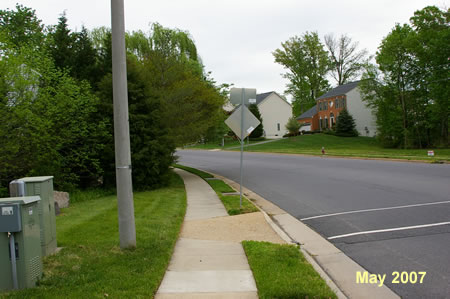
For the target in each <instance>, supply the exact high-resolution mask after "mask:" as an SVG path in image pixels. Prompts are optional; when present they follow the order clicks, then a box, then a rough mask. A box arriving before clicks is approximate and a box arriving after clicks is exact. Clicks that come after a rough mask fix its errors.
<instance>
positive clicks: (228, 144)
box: [185, 138, 265, 150]
mask: <svg viewBox="0 0 450 299" xmlns="http://www.w3.org/2000/svg"><path fill="white" fill-rule="evenodd" d="M264 140H265V139H260V138H258V139H256V140H250V141H248V140H247V139H246V140H245V145H247V144H253V143H258V142H261V141H264ZM240 145H241V142H240V141H239V140H229V139H225V144H224V146H222V143H221V142H218V141H217V142H207V143H197V144H195V145H189V146H186V147H185V149H203V150H211V149H230V148H235V147H239V146H240Z"/></svg>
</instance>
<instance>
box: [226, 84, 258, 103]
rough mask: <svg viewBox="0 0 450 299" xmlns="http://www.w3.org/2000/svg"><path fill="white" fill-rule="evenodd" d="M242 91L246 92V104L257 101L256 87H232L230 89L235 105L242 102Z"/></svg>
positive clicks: (231, 100) (232, 101)
mask: <svg viewBox="0 0 450 299" xmlns="http://www.w3.org/2000/svg"><path fill="white" fill-rule="evenodd" d="M242 93H244V104H245V105H248V104H254V103H256V89H254V88H232V89H231V90H230V102H231V103H232V104H234V105H240V104H242Z"/></svg>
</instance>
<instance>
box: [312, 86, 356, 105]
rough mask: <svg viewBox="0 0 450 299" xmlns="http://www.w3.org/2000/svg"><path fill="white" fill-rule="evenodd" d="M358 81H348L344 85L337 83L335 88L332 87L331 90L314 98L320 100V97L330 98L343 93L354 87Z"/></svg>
mask: <svg viewBox="0 0 450 299" xmlns="http://www.w3.org/2000/svg"><path fill="white" fill-rule="evenodd" d="M359 82H360V81H355V82H350V83H347V84H344V85H339V86H338V87H336V88H333V89H332V90H330V91H329V92H327V93H325V94H324V95H322V96H320V97H318V98H317V99H316V101H317V100H321V99H326V98H331V97H335V96H340V95H344V94H346V93H347V92H349V91H350V90H352V89H353V88H356V87H357V86H358V84H359Z"/></svg>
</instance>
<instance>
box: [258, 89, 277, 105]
mask: <svg viewBox="0 0 450 299" xmlns="http://www.w3.org/2000/svg"><path fill="white" fill-rule="evenodd" d="M272 93H274V91H269V92H265V93H260V94H257V95H256V105H259V103H261V102H262V101H264V99H265V98H267V97H268V96H270V95H271V94H272Z"/></svg>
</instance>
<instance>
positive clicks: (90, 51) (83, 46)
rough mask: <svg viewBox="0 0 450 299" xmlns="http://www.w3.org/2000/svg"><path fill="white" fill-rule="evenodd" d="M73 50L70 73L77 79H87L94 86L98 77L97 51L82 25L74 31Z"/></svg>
mask: <svg viewBox="0 0 450 299" xmlns="http://www.w3.org/2000/svg"><path fill="white" fill-rule="evenodd" d="M73 52H74V57H73V60H72V71H71V74H72V75H73V76H74V77H75V78H77V79H78V80H87V81H88V82H89V83H90V84H91V86H92V87H95V85H96V83H97V82H98V78H99V76H98V75H99V71H98V65H97V61H98V58H97V52H96V51H95V49H94V47H93V45H92V41H91V40H90V38H89V34H88V31H87V29H86V28H85V27H84V26H83V27H82V28H81V31H80V32H77V33H74V44H73Z"/></svg>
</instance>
